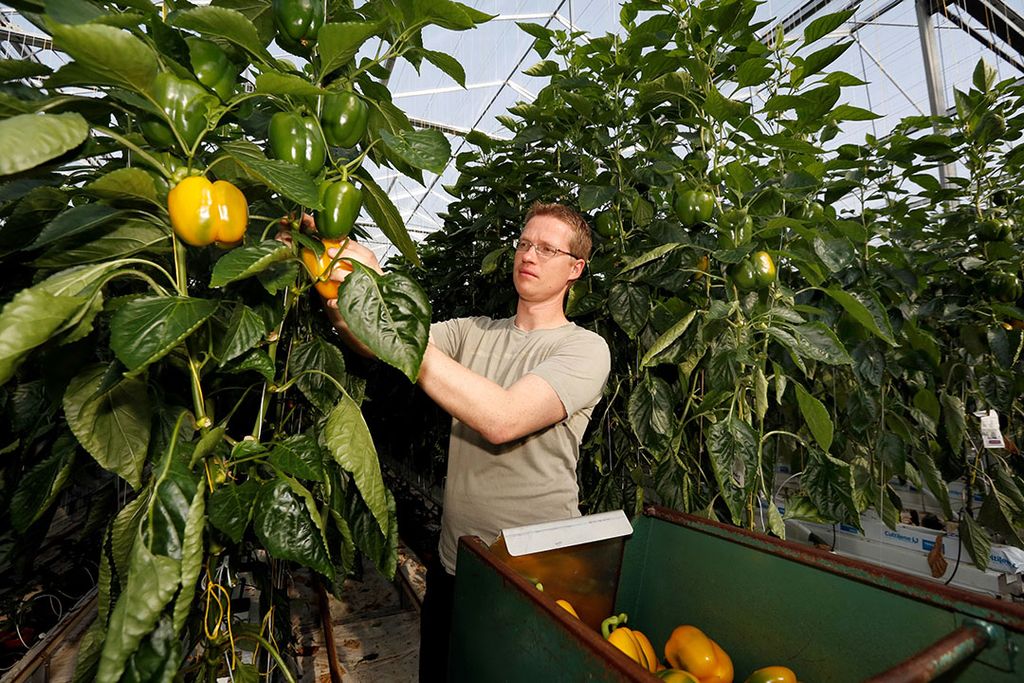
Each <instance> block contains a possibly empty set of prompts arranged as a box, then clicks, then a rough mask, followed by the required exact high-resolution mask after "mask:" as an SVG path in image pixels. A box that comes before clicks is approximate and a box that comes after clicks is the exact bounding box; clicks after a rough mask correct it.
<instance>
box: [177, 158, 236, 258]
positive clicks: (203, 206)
mask: <svg viewBox="0 0 1024 683" xmlns="http://www.w3.org/2000/svg"><path fill="white" fill-rule="evenodd" d="M167 213H168V214H169V215H170V217H171V227H172V228H174V234H176V235H177V236H178V237H179V238H180V239H181V240H182V241H184V242H186V243H188V244H191V245H192V246H194V247H205V246H206V245H208V244H213V243H214V242H216V243H217V244H218V245H220V246H233V245H235V244H238V243H239V242H241V241H242V237H243V235H245V228H246V226H247V225H248V224H249V203H248V202H247V201H246V200H245V195H244V194H242V191H241V190H239V189H238V188H237V187H235V186H234V185H232V184H231V183H229V182H227V181H226V180H218V181H216V182H214V183H211V182H210V181H209V180H207V179H206V178H205V177H203V176H189V177H188V178H185V179H184V180H182V181H181V182H180V183H178V184H177V185H175V186H174V189H172V190H171V191H170V192H169V193H168V194H167Z"/></svg>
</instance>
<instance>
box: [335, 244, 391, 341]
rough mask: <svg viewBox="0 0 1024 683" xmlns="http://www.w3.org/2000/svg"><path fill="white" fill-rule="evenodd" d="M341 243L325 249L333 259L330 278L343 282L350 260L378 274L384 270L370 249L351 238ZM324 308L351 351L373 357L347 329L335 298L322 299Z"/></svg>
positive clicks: (349, 273)
mask: <svg viewBox="0 0 1024 683" xmlns="http://www.w3.org/2000/svg"><path fill="white" fill-rule="evenodd" d="M342 244H343V246H342V248H341V249H338V248H336V247H332V248H330V249H328V250H327V255H328V256H329V257H330V258H331V259H332V260H335V264H334V267H333V268H332V269H331V274H330V276H329V277H330V279H331V280H334V281H335V282H338V283H343V282H344V281H345V278H347V277H348V276H349V275H351V274H352V272H353V271H352V267H351V266H350V265H349V262H350V261H358V262H359V263H361V264H362V265H364V266H366V267H367V268H370V269H371V270H373V271H375V272H376V273H378V274H380V275H383V274H384V270H383V269H382V268H381V267H380V262H379V261H378V260H377V255H376V254H374V253H373V252H372V251H371V250H369V249H367V248H366V247H364V246H363V245H361V244H359V243H358V242H356V241H355V240H354V239H352V238H349V239H348V240H346V241H345V242H343V243H342ZM335 257H337V258H335ZM324 310H325V311H326V312H327V319H328V320H330V321H331V325H333V326H334V328H335V329H336V330H338V332H339V333H340V334H341V337H342V339H343V340H344V341H345V343H346V344H347V345H348V346H349V347H350V348H351V349H352V350H353V351H355V352H357V353H359V354H360V355H363V356H366V357H367V358H373V357H374V354H373V352H372V351H371V350H370V349H369V348H368V347H367V346H366V345H365V344H363V343H362V342H361V341H359V340H358V339H357V338H356V337H355V335H353V334H352V332H351V330H349V327H348V324H347V323H346V322H345V318H343V317H342V315H341V312H340V311H339V310H338V301H337V299H324Z"/></svg>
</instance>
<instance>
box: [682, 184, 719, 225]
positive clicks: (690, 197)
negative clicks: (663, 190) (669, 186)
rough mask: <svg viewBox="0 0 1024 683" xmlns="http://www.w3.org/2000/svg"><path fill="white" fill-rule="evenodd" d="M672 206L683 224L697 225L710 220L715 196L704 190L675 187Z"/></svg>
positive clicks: (713, 209)
mask: <svg viewBox="0 0 1024 683" xmlns="http://www.w3.org/2000/svg"><path fill="white" fill-rule="evenodd" d="M673 208H674V209H675V212H676V217H677V218H679V220H680V221H681V222H682V223H683V224H684V225H691V226H692V225H697V224H698V223H704V222H705V221H709V220H711V214H712V213H714V211H715V197H714V195H712V194H711V193H710V192H707V191H705V190H688V189H685V188H676V198H675V201H674V202H673Z"/></svg>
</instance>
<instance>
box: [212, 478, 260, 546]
mask: <svg viewBox="0 0 1024 683" xmlns="http://www.w3.org/2000/svg"><path fill="white" fill-rule="evenodd" d="M258 493H259V484H257V483H256V482H255V481H253V480H252V479H248V480H246V481H244V482H242V483H241V484H235V483H232V482H226V483H224V484H221V485H220V486H218V487H217V488H216V489H214V491H213V493H212V494H210V502H209V505H208V506H207V507H208V513H209V517H210V524H212V525H213V526H215V527H216V528H217V529H219V530H220V531H221V532H222V533H223V534H224V535H225V536H227V537H228V538H230V539H231V541H232V542H234V543H240V542H241V541H242V536H243V535H244V534H245V528H246V527H247V526H248V525H249V516H250V515H251V514H252V510H253V507H254V504H255V502H256V495H257V494H258Z"/></svg>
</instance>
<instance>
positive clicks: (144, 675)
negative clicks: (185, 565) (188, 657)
mask: <svg viewBox="0 0 1024 683" xmlns="http://www.w3.org/2000/svg"><path fill="white" fill-rule="evenodd" d="M178 595H179V597H180V596H181V593H179V594H178ZM181 660H182V652H181V641H180V640H179V639H178V638H177V637H176V634H175V632H174V627H173V625H172V623H171V619H170V618H169V617H168V616H167V615H163V616H162V617H161V619H160V621H159V622H157V625H156V628H154V629H153V630H152V631H151V632H150V633H149V635H148V636H147V637H146V638H145V639H143V641H142V642H141V643H139V648H138V649H137V650H135V652H133V653H132V655H131V657H129V658H128V661H127V662H125V668H124V674H123V675H122V676H121V683H173V681H174V679H175V675H176V674H177V673H178V668H179V667H180V666H181Z"/></svg>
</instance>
